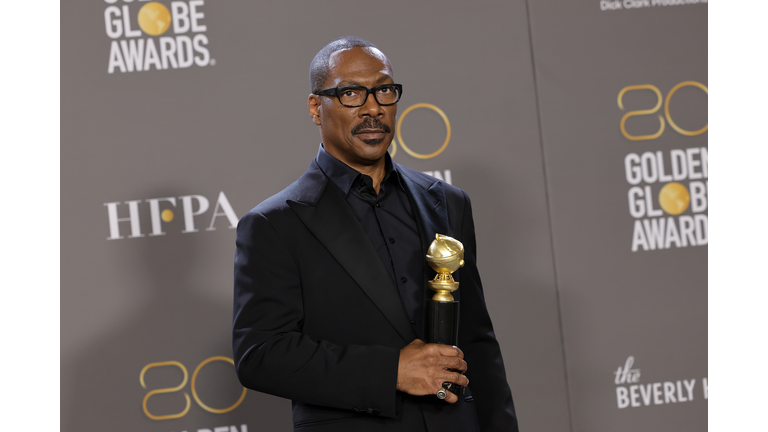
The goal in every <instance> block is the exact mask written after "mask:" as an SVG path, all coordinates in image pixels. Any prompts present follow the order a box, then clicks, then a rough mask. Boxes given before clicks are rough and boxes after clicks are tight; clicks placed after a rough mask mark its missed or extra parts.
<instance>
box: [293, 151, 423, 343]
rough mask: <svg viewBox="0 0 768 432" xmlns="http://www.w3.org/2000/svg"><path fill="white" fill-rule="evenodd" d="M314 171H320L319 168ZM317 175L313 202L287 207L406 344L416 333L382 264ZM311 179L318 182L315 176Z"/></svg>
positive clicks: (349, 212)
mask: <svg viewBox="0 0 768 432" xmlns="http://www.w3.org/2000/svg"><path fill="white" fill-rule="evenodd" d="M313 166H315V165H314V164H313ZM311 169H312V168H310V170H311ZM317 170H318V171H319V167H318V168H317ZM308 173H309V171H308ZM320 175H321V176H322V178H323V181H322V182H319V184H318V182H316V183H315V185H314V187H315V188H319V189H314V193H313V194H309V195H314V197H312V198H316V197H317V195H316V194H318V193H319V194H320V196H319V199H317V200H316V203H313V202H311V201H314V199H310V200H308V201H310V202H295V201H290V200H289V201H288V205H289V206H290V208H291V210H293V211H294V213H296V215H297V216H298V217H299V219H301V221H302V222H303V223H304V225H305V226H306V227H307V228H308V229H309V230H310V231H311V232H312V234H314V236H315V238H317V240H319V241H320V243H322V244H323V246H325V248H326V249H327V250H328V252H330V253H331V255H333V257H334V258H335V259H336V261H338V263H339V264H340V265H341V266H342V267H343V268H344V270H346V272H347V273H348V274H349V275H350V276H351V277H352V279H354V281H355V282H356V283H357V284H358V285H359V286H360V288H361V289H362V290H363V291H364V292H365V293H366V295H367V296H368V297H369V298H370V299H371V301H372V302H373V303H374V304H375V305H376V307H377V308H378V309H379V310H380V311H381V313H382V314H384V316H385V317H386V318H387V320H388V321H389V322H390V323H391V324H392V326H393V327H394V328H395V330H397V332H398V333H399V334H400V336H402V337H403V339H404V340H405V341H406V342H410V341H412V340H413V339H415V338H416V333H415V332H414V330H413V327H412V326H411V324H410V321H409V319H408V317H407V315H406V313H405V309H404V308H403V304H402V301H401V300H400V294H399V292H398V290H397V287H395V286H394V285H393V284H392V280H391V278H390V276H389V273H388V272H387V269H386V268H385V267H384V263H382V262H381V258H380V257H379V254H378V253H377V252H376V249H375V248H374V247H373V245H372V244H371V241H370V240H369V239H368V236H367V235H366V233H365V231H364V230H363V228H362V226H360V222H358V220H357V218H356V217H355V215H354V213H352V210H351V209H350V208H349V206H348V205H347V203H346V202H345V201H344V198H343V197H342V195H341V194H340V193H339V192H338V190H336V188H335V187H334V186H333V185H331V184H329V183H328V179H327V177H325V176H324V175H323V174H322V173H320ZM314 180H319V179H318V178H317V177H316V174H315V176H314ZM323 189H324V190H323ZM304 190H305V191H306V190H307V189H306V188H304ZM305 196H307V195H305ZM307 197H308V198H310V197H309V196H307Z"/></svg>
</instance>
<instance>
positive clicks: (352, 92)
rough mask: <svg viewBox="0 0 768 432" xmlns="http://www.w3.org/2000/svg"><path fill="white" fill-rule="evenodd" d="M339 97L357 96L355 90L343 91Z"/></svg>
mask: <svg viewBox="0 0 768 432" xmlns="http://www.w3.org/2000/svg"><path fill="white" fill-rule="evenodd" d="M341 95H342V96H346V97H353V96H357V90H344V93H342V94H341Z"/></svg>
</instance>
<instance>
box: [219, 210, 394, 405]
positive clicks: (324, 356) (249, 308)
mask: <svg viewBox="0 0 768 432" xmlns="http://www.w3.org/2000/svg"><path fill="white" fill-rule="evenodd" d="M236 246H237V249H236V254H235V278H234V308H233V309H234V311H233V312H234V313H233V326H232V327H233V329H232V333H233V351H234V361H235V367H236V370H237V375H238V378H239V379H240V382H241V383H242V384H243V385H244V386H245V387H247V388H250V389H253V390H257V391H261V392H264V393H269V394H273V395H276V396H280V397H284V398H288V399H292V400H297V401H301V402H306V403H311V404H316V405H322V406H326V407H334V408H341V409H349V410H354V411H357V412H367V413H369V414H378V415H381V416H386V417H391V418H395V417H396V415H397V409H396V408H397V407H396V405H397V402H396V400H397V396H396V387H397V367H398V360H399V356H400V351H399V350H398V349H395V348H391V347H383V346H362V345H337V344H333V343H330V342H328V341H322V340H320V341H318V340H312V339H311V338H310V337H308V336H307V335H305V334H303V333H302V321H303V305H302V281H301V278H300V273H299V267H298V266H299V264H298V263H297V262H296V260H295V259H294V257H293V256H292V254H291V252H290V251H289V249H288V247H286V244H285V242H284V241H283V240H282V238H281V236H280V233H278V232H277V231H276V230H275V228H274V227H273V226H272V224H271V223H270V221H269V220H268V219H267V217H265V216H264V215H263V214H261V213H258V212H255V211H251V212H249V213H248V214H246V215H245V216H244V217H243V218H242V219H241V220H240V222H239V223H238V226H237V241H236ZM372 371H376V372H375V373H371V372H372Z"/></svg>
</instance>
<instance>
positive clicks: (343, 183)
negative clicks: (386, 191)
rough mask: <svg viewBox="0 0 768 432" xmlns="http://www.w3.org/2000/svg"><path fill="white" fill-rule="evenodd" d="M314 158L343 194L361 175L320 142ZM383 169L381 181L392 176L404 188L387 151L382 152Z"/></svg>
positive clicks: (347, 192) (347, 191)
mask: <svg viewBox="0 0 768 432" xmlns="http://www.w3.org/2000/svg"><path fill="white" fill-rule="evenodd" d="M316 160H317V164H318V165H319V166H320V169H321V170H322V171H323V173H325V175H326V176H328V178H329V179H331V181H332V182H333V183H334V184H335V185H336V186H338V187H339V189H341V191H342V192H343V193H344V196H346V195H347V194H349V191H350V189H351V188H352V185H353V184H354V182H355V180H357V177H358V176H361V175H363V174H361V173H360V172H358V171H357V170H355V169H354V168H352V167H350V166H349V165H347V164H345V163H344V162H342V161H340V160H338V159H336V158H335V157H334V156H333V155H331V154H330V153H328V152H327V151H325V148H323V144H322V143H321V144H320V149H318V151H317V158H316ZM384 170H385V171H384V180H382V183H383V182H386V181H388V180H389V178H390V177H394V179H396V180H395V181H396V182H397V184H398V185H399V186H400V187H401V188H402V189H403V190H405V188H404V187H403V183H402V181H401V180H400V172H399V171H398V170H397V167H396V166H395V164H394V163H392V157H391V156H389V152H387V153H385V154H384ZM393 172H394V173H395V174H394V176H393V175H392V173H393Z"/></svg>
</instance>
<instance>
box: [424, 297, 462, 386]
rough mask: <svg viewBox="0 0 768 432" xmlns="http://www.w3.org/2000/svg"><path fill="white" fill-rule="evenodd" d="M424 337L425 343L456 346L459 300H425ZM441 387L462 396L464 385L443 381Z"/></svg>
mask: <svg viewBox="0 0 768 432" xmlns="http://www.w3.org/2000/svg"><path fill="white" fill-rule="evenodd" d="M425 339H426V342H427V343H438V344H443V345H451V346H457V345H458V343H459V302H457V301H455V300H454V301H450V302H438V301H434V300H429V301H428V302H427V325H426V335H425ZM443 388H444V389H446V390H448V391H450V392H451V393H453V394H455V395H457V396H462V395H463V394H464V387H462V386H460V385H456V384H453V383H447V382H446V383H443Z"/></svg>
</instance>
